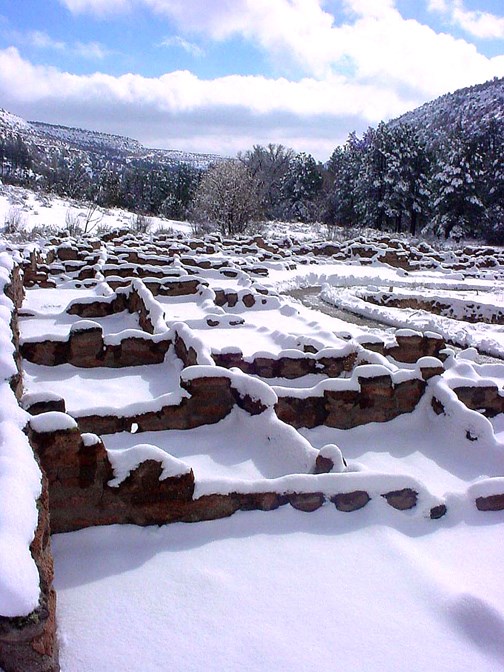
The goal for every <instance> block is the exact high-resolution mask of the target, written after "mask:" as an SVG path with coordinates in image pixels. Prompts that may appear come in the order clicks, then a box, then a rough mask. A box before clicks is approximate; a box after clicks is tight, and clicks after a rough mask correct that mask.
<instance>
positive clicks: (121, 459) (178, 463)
mask: <svg viewBox="0 0 504 672" xmlns="http://www.w3.org/2000/svg"><path fill="white" fill-rule="evenodd" d="M107 454H108V457H109V460H110V462H111V464H112V468H113V470H114V478H113V479H111V480H110V481H109V482H108V483H107V485H109V486H110V487H111V488H116V487H118V486H119V485H120V484H121V483H122V482H123V481H125V480H126V479H127V478H128V476H129V475H130V473H131V472H132V471H134V470H135V469H136V468H137V467H138V466H140V464H142V462H146V461H147V460H155V461H156V462H159V463H160V464H161V466H162V471H161V475H160V477H159V480H160V481H164V480H165V479H166V478H173V477H176V476H183V475H184V474H188V473H189V472H190V471H191V467H190V466H189V465H187V464H186V463H185V462H183V461H182V460H178V459H177V458H176V457H173V456H172V455H169V454H168V453H166V452H165V451H164V450H161V448H158V447H157V446H153V445H152V444H149V443H139V444H138V445H136V446H132V447H131V448H127V449H125V450H109V451H108V453H107Z"/></svg>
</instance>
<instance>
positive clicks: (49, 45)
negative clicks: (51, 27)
mask: <svg viewBox="0 0 504 672" xmlns="http://www.w3.org/2000/svg"><path fill="white" fill-rule="evenodd" d="M3 34H4V36H5V37H6V38H7V39H9V40H10V41H11V42H13V43H15V44H18V45H22V46H28V47H34V48H36V49H45V50H52V51H59V52H62V53H63V52H65V53H67V54H75V55H76V56H79V57H81V58H87V59H92V60H101V59H103V58H105V57H106V56H108V55H109V53H110V52H109V50H108V49H106V48H105V47H104V46H103V45H101V44H99V43H98V42H76V43H75V44H69V43H68V42H64V41H62V40H55V39H53V38H52V37H51V36H50V35H48V34H47V33H45V32H43V31H40V30H31V31H27V32H21V31H18V30H5V31H3Z"/></svg>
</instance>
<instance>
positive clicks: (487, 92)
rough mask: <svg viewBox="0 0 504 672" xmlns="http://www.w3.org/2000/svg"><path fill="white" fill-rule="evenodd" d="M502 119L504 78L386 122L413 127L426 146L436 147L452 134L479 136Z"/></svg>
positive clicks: (446, 97) (453, 94)
mask: <svg viewBox="0 0 504 672" xmlns="http://www.w3.org/2000/svg"><path fill="white" fill-rule="evenodd" d="M503 120H504V77H501V78H500V79H498V78H497V77H496V78H495V79H493V80H491V81H489V82H485V83H484V84H477V85H476V86H470V87H468V88H465V89H459V90H458V91H455V92H454V93H447V94H446V95H444V96H441V97H440V98H436V99H435V100H432V101H430V102H429V103H425V105H422V106H421V107H419V108H417V109H416V110H412V111H411V112H407V113H406V114H403V115H402V116H401V117H399V118H398V119H395V120H394V121H392V122H390V125H391V126H396V125H398V124H401V123H405V124H411V125H412V126H414V127H415V128H416V129H417V130H418V132H419V134H420V136H421V137H422V138H423V139H424V140H425V141H426V142H427V144H429V145H431V146H432V145H436V144H437V143H439V142H442V141H443V139H444V138H445V137H446V136H447V135H448V134H449V133H451V132H452V131H454V130H456V129H461V130H462V131H463V133H465V134H467V135H478V134H479V133H483V132H484V131H485V130H486V129H487V128H488V125H489V124H490V123H499V122H500V123H502V121H503Z"/></svg>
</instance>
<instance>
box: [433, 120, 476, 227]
mask: <svg viewBox="0 0 504 672" xmlns="http://www.w3.org/2000/svg"><path fill="white" fill-rule="evenodd" d="M483 170H484V157H483V155H482V152H481V146H480V145H479V143H478V142H477V141H475V139H474V138H471V137H469V138H467V137H465V136H464V133H463V130H462V129H460V128H459V129H456V130H455V131H454V132H453V134H452V136H451V137H450V138H449V140H447V141H446V142H445V143H444V145H443V146H442V147H441V148H440V152H439V154H438V158H437V164H436V167H435V170H434V175H433V182H432V188H433V194H434V198H433V211H434V217H433V224H434V227H435V231H436V233H438V234H444V236H445V237H446V238H448V237H449V236H450V235H452V236H453V235H457V236H464V235H471V236H474V235H476V234H477V232H478V229H479V228H480V227H481V222H482V221H483V220H484V217H485V206H484V203H483V200H482V198H481V191H480V185H481V178H482V176H483Z"/></svg>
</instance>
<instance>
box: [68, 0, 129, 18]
mask: <svg viewBox="0 0 504 672" xmlns="http://www.w3.org/2000/svg"><path fill="white" fill-rule="evenodd" d="M60 2H61V4H63V5H64V6H65V7H67V8H68V9H69V10H70V11H71V12H73V13H74V14H84V13H92V14H97V15H98V16H106V15H108V14H117V13H119V12H124V11H127V10H129V9H130V8H131V7H132V4H133V3H132V1H131V0H60Z"/></svg>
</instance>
